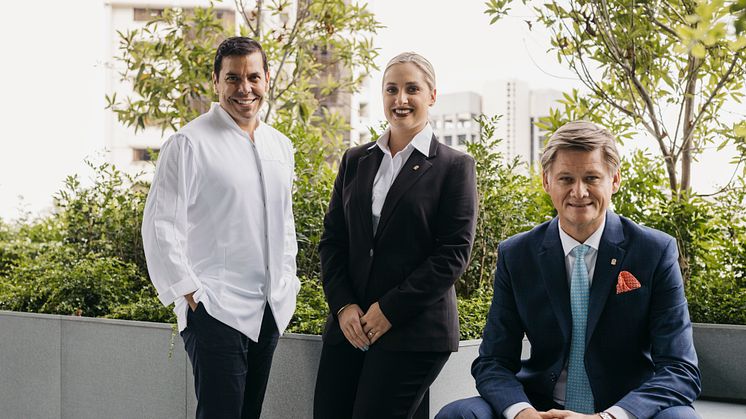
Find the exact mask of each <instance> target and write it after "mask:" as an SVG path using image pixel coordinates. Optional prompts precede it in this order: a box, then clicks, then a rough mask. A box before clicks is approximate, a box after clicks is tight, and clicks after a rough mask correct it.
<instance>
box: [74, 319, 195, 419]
mask: <svg viewBox="0 0 746 419" xmlns="http://www.w3.org/2000/svg"><path fill="white" fill-rule="evenodd" d="M87 320H89V321H66V322H63V326H62V382H63V383H66V384H65V385H63V386H62V401H63V409H62V418H76V419H78V418H91V419H94V418H96V419H97V418H103V417H107V418H172V417H185V415H186V412H185V403H184V401H185V400H184V394H185V392H186V383H185V380H184V376H185V371H184V366H185V362H184V357H185V354H184V351H183V350H177V349H179V348H177V347H174V351H173V353H172V354H171V356H170V357H169V355H170V353H169V348H170V341H171V328H170V327H168V326H164V325H158V324H147V323H139V322H132V323H131V324H130V322H123V321H112V320H109V321H101V320H98V321H90V320H91V319H87Z"/></svg>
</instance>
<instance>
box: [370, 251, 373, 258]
mask: <svg viewBox="0 0 746 419" xmlns="http://www.w3.org/2000/svg"><path fill="white" fill-rule="evenodd" d="M370 257H373V249H370Z"/></svg>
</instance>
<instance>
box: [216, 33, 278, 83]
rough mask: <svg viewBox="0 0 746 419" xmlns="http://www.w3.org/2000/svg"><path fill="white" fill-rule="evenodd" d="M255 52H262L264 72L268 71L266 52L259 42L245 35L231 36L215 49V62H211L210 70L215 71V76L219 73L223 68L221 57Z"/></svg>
mask: <svg viewBox="0 0 746 419" xmlns="http://www.w3.org/2000/svg"><path fill="white" fill-rule="evenodd" d="M255 52H260V53H261V54H262V62H263V63H264V72H265V73H267V72H269V66H268V65H267V54H265V53H264V50H263V49H262V46H261V45H260V44H259V42H256V41H255V40H253V39H251V38H248V37H246V36H233V37H230V38H228V39H226V40H225V41H223V42H221V43H220V46H218V50H217V51H215V63H214V64H213V68H212V71H214V72H215V75H216V76H219V75H220V70H221V69H222V68H223V57H230V56H237V55H249V54H253V53H255Z"/></svg>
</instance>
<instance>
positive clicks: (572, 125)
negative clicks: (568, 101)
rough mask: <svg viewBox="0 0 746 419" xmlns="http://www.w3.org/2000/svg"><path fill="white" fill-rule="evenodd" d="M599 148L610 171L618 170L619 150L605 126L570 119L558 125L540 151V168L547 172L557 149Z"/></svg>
mask: <svg viewBox="0 0 746 419" xmlns="http://www.w3.org/2000/svg"><path fill="white" fill-rule="evenodd" d="M598 149H601V151H602V152H603V155H604V159H605V160H606V164H607V165H608V166H609V169H610V170H611V172H612V173H615V172H616V171H617V170H619V166H620V161H619V151H617V148H616V139H615V138H614V135H612V134H611V133H610V132H609V131H608V130H607V129H606V128H603V127H601V126H599V125H596V124H594V123H592V122H588V121H572V122H568V123H566V124H565V125H562V126H561V127H559V129H558V130H557V131H555V132H554V134H552V136H551V137H549V141H547V145H546V147H545V148H544V151H543V152H542V153H541V169H542V170H543V171H544V172H548V171H549V169H550V168H551V166H552V163H554V160H555V159H556V157H557V151H559V150H582V151H594V150H598Z"/></svg>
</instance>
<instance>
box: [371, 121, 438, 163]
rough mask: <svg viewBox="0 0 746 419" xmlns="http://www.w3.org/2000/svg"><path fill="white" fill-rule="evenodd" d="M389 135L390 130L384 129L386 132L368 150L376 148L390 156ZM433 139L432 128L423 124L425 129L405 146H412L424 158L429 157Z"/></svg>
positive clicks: (428, 124)
mask: <svg viewBox="0 0 746 419" xmlns="http://www.w3.org/2000/svg"><path fill="white" fill-rule="evenodd" d="M389 135H391V129H390V128H386V131H384V133H383V134H381V136H380V137H378V139H377V140H376V143H375V144H373V145H372V146H370V147H368V150H372V149H373V147H375V146H378V148H380V149H381V150H383V151H384V152H386V153H388V154H391V151H390V150H389ZM432 138H433V127H432V126H430V123H427V124H425V127H424V128H422V131H420V132H418V133H417V134H416V135H415V136H414V138H412V141H410V142H409V144H407V147H405V149H407V148H408V147H410V146H412V147H414V148H415V150H417V151H419V152H420V153H422V154H423V155H425V156H429V155H430V140H432Z"/></svg>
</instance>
